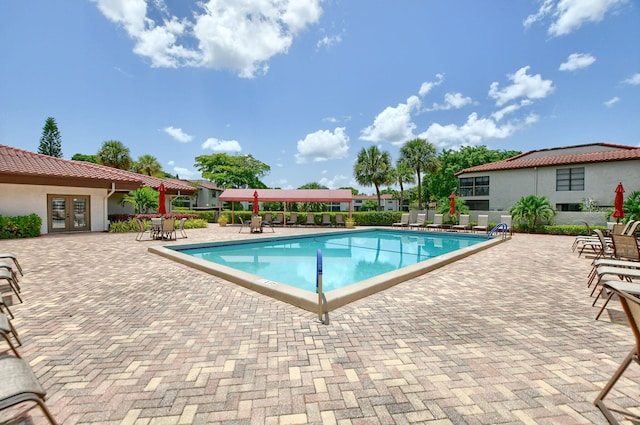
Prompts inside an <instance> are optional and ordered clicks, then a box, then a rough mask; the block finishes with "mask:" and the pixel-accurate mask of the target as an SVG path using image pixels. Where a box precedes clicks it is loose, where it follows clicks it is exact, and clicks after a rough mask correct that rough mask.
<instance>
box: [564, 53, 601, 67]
mask: <svg viewBox="0 0 640 425" xmlns="http://www.w3.org/2000/svg"><path fill="white" fill-rule="evenodd" d="M595 61H596V58H595V57H594V56H592V55H590V54H588V53H572V54H570V55H569V57H568V58H567V61H566V62H564V63H561V64H560V68H559V69H560V71H575V70H576V69H581V68H586V67H588V66H589V65H591V64H593V63H594V62H595Z"/></svg>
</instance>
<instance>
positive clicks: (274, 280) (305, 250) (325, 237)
mask: <svg viewBox="0 0 640 425" xmlns="http://www.w3.org/2000/svg"><path fill="white" fill-rule="evenodd" d="M502 240H503V239H502V238H493V239H490V238H487V236H486V235H479V234H468V233H467V234H463V233H451V232H424V231H411V230H390V229H377V228H376V229H365V230H345V231H338V232H324V233H318V234H306V235H295V236H276V237H267V238H261V239H258V240H255V239H254V240H235V241H225V242H212V243H207V244H191V245H178V246H175V245H174V246H166V247H151V248H149V251H151V252H154V253H156V254H159V255H162V256H165V257H167V258H171V259H172V260H174V261H178V262H180V263H183V264H187V265H189V266H191V267H195V268H197V269H200V270H203V271H206V272H208V273H211V274H213V275H216V276H219V277H222V278H225V279H227V280H230V281H232V282H235V283H238V284H240V285H242V286H245V287H248V288H250V289H253V290H255V291H257V292H260V293H264V294H267V295H270V296H272V297H274V298H277V299H280V300H282V301H286V302H289V303H290V304H293V305H296V306H298V307H301V308H304V309H306V310H309V311H317V309H318V299H317V295H316V292H315V291H316V276H317V272H316V270H317V268H316V265H317V264H316V260H317V252H318V250H320V251H321V252H322V262H323V273H322V275H323V279H322V280H323V292H324V293H325V298H326V308H327V311H330V310H333V309H335V308H338V307H340V306H342V305H345V304H347V303H349V302H352V301H354V300H356V299H360V298H363V297H365V296H367V295H369V294H372V293H375V292H378V291H381V290H383V289H385V288H388V287H390V286H393V285H396V284H397V283H400V282H402V281H405V280H407V279H410V278H412V277H415V276H418V275H421V274H424V273H426V272H428V271H430V270H433V269H435V268H437V267H441V266H442V265H444V264H448V263H450V262H452V261H455V260H457V259H460V258H463V257H466V256H468V255H471V254H473V253H475V252H478V251H480V250H482V249H486V248H488V247H489V246H492V245H493V244H495V243H499V242H501V241H502Z"/></svg>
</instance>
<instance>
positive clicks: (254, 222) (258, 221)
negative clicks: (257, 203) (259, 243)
mask: <svg viewBox="0 0 640 425" xmlns="http://www.w3.org/2000/svg"><path fill="white" fill-rule="evenodd" d="M249 230H250V231H251V233H256V232H257V233H262V218H261V217H260V216H259V215H254V216H252V217H251V224H250V225H249Z"/></svg>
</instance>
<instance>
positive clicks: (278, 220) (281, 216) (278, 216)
mask: <svg viewBox="0 0 640 425" xmlns="http://www.w3.org/2000/svg"><path fill="white" fill-rule="evenodd" d="M272 224H273V225H274V226H282V225H283V224H284V214H283V213H278V214H276V218H275V219H274V220H273V223H272Z"/></svg>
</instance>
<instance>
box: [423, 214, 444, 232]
mask: <svg viewBox="0 0 640 425" xmlns="http://www.w3.org/2000/svg"><path fill="white" fill-rule="evenodd" d="M443 221H444V214H435V215H434V216H433V223H430V224H427V230H429V229H441V228H442V227H443V226H442V225H443Z"/></svg>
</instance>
